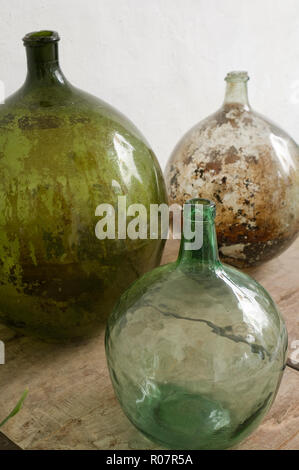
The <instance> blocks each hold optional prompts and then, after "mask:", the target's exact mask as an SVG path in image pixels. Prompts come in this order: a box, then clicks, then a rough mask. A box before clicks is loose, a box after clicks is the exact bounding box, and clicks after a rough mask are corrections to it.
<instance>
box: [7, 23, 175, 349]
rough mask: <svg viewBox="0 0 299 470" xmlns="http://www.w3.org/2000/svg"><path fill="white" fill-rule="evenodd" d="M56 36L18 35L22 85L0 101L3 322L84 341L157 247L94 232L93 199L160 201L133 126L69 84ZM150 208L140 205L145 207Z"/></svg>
mask: <svg viewBox="0 0 299 470" xmlns="http://www.w3.org/2000/svg"><path fill="white" fill-rule="evenodd" d="M58 40H59V37H58V34H57V33H55V32H53V31H40V32H36V33H30V34H27V35H26V36H25V38H24V45H25V47H26V54H27V63H28V73H27V78H26V80H25V83H24V85H23V86H22V87H21V88H20V89H19V90H18V91H17V92H16V93H15V94H13V95H12V96H10V97H9V98H8V99H7V100H6V102H5V104H3V105H2V106H0V321H1V322H3V323H6V324H7V325H9V326H11V327H13V328H15V329H17V330H19V331H21V332H24V333H28V334H33V335H36V336H38V337H40V338H44V339H47V340H66V339H73V338H79V337H85V336H91V335H94V334H96V333H97V332H98V329H99V328H100V327H101V326H102V325H103V324H104V322H105V320H106V318H107V315H108V314H109V312H110V310H111V308H112V306H113V304H114V303H115V300H116V299H117V298H118V296H119V295H120V294H121V293H122V292H123V291H124V290H125V289H126V288H127V286H128V285H129V284H130V283H131V282H132V281H133V280H135V279H136V278H137V277H138V276H140V275H141V274H143V273H144V272H146V271H148V270H149V269H152V268H153V267H155V266H156V265H158V264H159V262H160V257H161V252H162V249H163V241H162V240H161V239H158V240H150V239H146V240H140V239H137V240H131V239H105V240H100V239H98V238H97V237H96V235H95V227H96V224H97V222H98V221H99V218H98V217H97V216H96V208H97V206H98V205H99V204H102V203H108V204H111V205H112V206H113V207H114V208H116V210H117V202H118V196H126V198H127V199H126V202H127V206H129V205H130V204H132V203H142V204H144V206H145V207H146V208H147V209H148V208H149V205H150V204H151V203H157V204H160V203H162V202H166V192H165V186H164V181H163V176H162V174H161V170H160V167H159V164H158V162H157V159H156V157H155V155H154V154H153V152H152V150H151V149H150V147H149V145H148V144H147V143H146V141H145V139H144V138H143V137H142V136H141V134H140V133H139V131H138V130H137V129H136V128H135V126H134V125H133V124H132V123H131V122H130V121H128V119H126V118H125V117H124V116H123V115H121V114H120V113H118V112H117V111H116V110H115V109H113V108H112V107H110V106H109V105H107V104H106V103H104V102H103V101H101V100H99V99H97V98H95V97H94V96H91V95H89V94H87V93H85V92H83V91H80V90H78V89H77V88H75V87H74V86H72V85H71V84H70V83H69V82H68V81H67V80H66V78H65V76H64V75H63V73H62V71H61V69H60V67H59V63H58ZM148 212H149V210H148Z"/></svg>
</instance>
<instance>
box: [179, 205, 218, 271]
mask: <svg viewBox="0 0 299 470" xmlns="http://www.w3.org/2000/svg"><path fill="white" fill-rule="evenodd" d="M194 201H196V202H195V203H194ZM203 201H204V203H202V202H203ZM189 204H191V220H190V217H189V215H186V210H185V208H184V225H183V233H182V238H181V245H180V251H179V256H178V264H180V265H182V266H184V265H188V266H190V265H191V266H192V269H194V268H195V269H210V270H211V269H215V268H216V267H217V266H219V263H220V261H219V254H218V245H217V236H216V229H215V222H214V217H215V204H214V203H211V202H210V201H207V200H205V199H192V200H191V201H189ZM200 205H201V213H200V216H199V217H198V220H196V218H195V217H194V216H195V214H196V213H197V214H198V209H199V206H200ZM192 207H193V208H194V209H192ZM186 227H189V228H188V230H186ZM190 227H191V231H192V232H193V234H194V235H190ZM186 232H187V233H186Z"/></svg>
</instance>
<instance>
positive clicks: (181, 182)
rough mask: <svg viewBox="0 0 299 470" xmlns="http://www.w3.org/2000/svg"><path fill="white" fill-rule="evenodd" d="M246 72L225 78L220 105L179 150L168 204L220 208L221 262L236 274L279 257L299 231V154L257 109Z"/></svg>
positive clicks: (172, 162) (170, 173)
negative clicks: (210, 203) (199, 200)
mask: <svg viewBox="0 0 299 470" xmlns="http://www.w3.org/2000/svg"><path fill="white" fill-rule="evenodd" d="M247 81H248V75H247V73H246V72H231V73H229V74H228V75H227V77H226V82H227V85H226V95H225V100H224V104H223V106H222V107H221V108H220V109H219V110H218V111H217V112H216V113H214V114H212V115H211V116H209V117H207V118H206V119H204V120H203V121H201V122H200V123H199V124H196V125H195V126H194V127H193V128H192V129H191V130H190V131H189V132H187V133H186V134H185V135H184V136H183V138H182V139H181V140H180V142H179V143H178V144H177V146H176V147H175V149H174V151H173V153H172V155H171V156H170V159H169V161H168V163H167V167H166V170H165V179H166V184H167V189H168V194H169V199H170V203H178V204H181V205H182V204H183V203H184V202H185V201H186V200H187V199H189V198H191V197H204V198H208V199H212V200H215V201H216V204H217V217H216V230H217V237H218V243H219V251H220V256H221V258H222V259H223V261H225V262H228V263H229V264H233V265H235V266H238V267H248V266H256V265H258V264H260V263H262V262H264V261H267V260H269V259H271V258H273V257H274V256H277V255H279V254H280V253H281V252H282V251H283V250H285V249H286V248H287V247H288V246H289V245H290V244H291V243H292V242H293V241H294V239H295V238H296V236H297V234H298V230H299V149H298V146H297V144H296V143H295V142H294V140H293V139H292V138H291V137H290V136H288V135H287V134H286V133H285V132H284V131H283V130H281V129H279V128H278V127H277V126H276V125H275V124H273V123H272V122H270V121H269V120H267V119H266V118H264V117H263V116H261V115H260V114H258V113H256V112H255V111H253V110H252V108H251V107H250V105H249V102H248V96H247Z"/></svg>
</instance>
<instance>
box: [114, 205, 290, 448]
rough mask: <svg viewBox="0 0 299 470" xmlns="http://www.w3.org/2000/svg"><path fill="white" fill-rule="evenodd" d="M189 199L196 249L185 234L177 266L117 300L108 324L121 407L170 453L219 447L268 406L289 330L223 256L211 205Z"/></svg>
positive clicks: (241, 434)
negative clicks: (200, 213)
mask: <svg viewBox="0 0 299 470" xmlns="http://www.w3.org/2000/svg"><path fill="white" fill-rule="evenodd" d="M190 204H191V206H192V212H191V214H192V223H194V224H195V225H194V226H195V228H196V230H197V229H198V228H200V226H197V225H196V224H201V230H202V240H203V243H202V246H201V247H200V248H196V249H189V245H188V247H187V243H189V242H190V240H189V241H188V240H186V239H185V238H182V241H181V249H180V254H179V257H178V260H177V261H176V262H175V263H171V264H167V265H165V266H162V267H159V268H156V269H154V270H153V271H151V272H150V273H147V274H145V275H144V276H143V277H142V278H141V279H139V280H137V281H136V282H135V283H133V284H132V286H131V287H130V288H129V289H128V290H127V291H126V292H125V293H124V294H123V295H122V296H121V298H120V301H119V302H118V304H117V305H116V307H115V309H114V311H113V313H112V315H111V316H110V318H109V320H108V325H107V330H106V353H107V361H108V366H109V370H110V376H111V380H112V383H113V386H114V390H115V393H116V395H117V398H118V400H119V402H120V404H121V406H122V409H123V410H124V412H125V414H126V415H127V417H128V418H129V419H130V420H131V422H132V423H133V424H134V425H135V426H136V427H137V428H138V429H139V430H140V431H141V432H142V433H143V434H144V435H145V436H147V437H148V438H150V439H151V440H153V441H155V442H157V443H159V444H160V445H162V446H164V447H169V448H172V449H225V448H228V447H232V446H234V445H236V444H237V443H238V442H240V441H241V440H242V439H244V438H245V437H246V436H248V434H249V433H251V432H252V431H253V430H254V429H255V428H256V427H257V426H258V424H259V423H260V421H261V420H262V418H263V417H264V415H265V413H266V412H267V411H268V410H269V408H270V406H271V404H272V403H273V400H274V398H275V395H276V393H277V390H278V387H279V384H280V380H281V377H282V374H283V370H284V368H285V361H286V351H287V332H286V328H285V325H284V322H283V320H282V318H281V316H280V313H279V311H278V310H277V308H276V306H275V304H274V302H273V300H272V299H271V297H270V296H269V294H268V293H267V292H266V291H265V290H264V289H263V287H262V286H260V285H259V284H258V283H257V282H256V281H254V280H253V279H252V278H250V277H249V276H247V275H246V274H243V273H242V272H240V271H238V270H237V269H235V268H233V267H230V266H227V265H224V264H222V263H221V262H220V261H219V257H218V249H217V241H216V232H215V225H214V215H215V205H214V204H213V203H210V201H207V200H202V199H199V200H191V201H190ZM199 204H201V205H202V206H203V218H202V220H201V221H196V220H194V214H195V213H196V211H197V210H198V207H199Z"/></svg>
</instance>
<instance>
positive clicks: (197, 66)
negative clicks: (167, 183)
mask: <svg viewBox="0 0 299 470" xmlns="http://www.w3.org/2000/svg"><path fill="white" fill-rule="evenodd" d="M39 29H54V30H57V31H58V32H59V34H60V36H61V41H60V62H61V66H62V68H63V71H64V73H65V74H66V76H67V77H68V79H69V80H70V81H71V82H72V83H73V84H74V85H76V86H78V87H80V88H82V89H84V90H86V91H89V92H91V93H93V94H95V95H97V96H99V97H101V98H102V99H104V100H105V101H107V102H109V103H110V104H112V105H114V106H115V107H116V108H118V109H119V110H121V111H122V112H123V113H125V114H126V115H127V116H128V117H129V118H130V119H131V120H133V122H134V123H135V124H136V125H137V126H138V127H139V128H140V130H141V131H142V132H143V134H144V135H145V136H146V137H147V139H148V141H149V142H150V143H151V145H152V147H153V149H154V150H155V152H156V154H157V156H158V158H159V160H160V163H161V165H162V166H163V167H164V166H165V163H166V161H167V158H168V156H169V154H170V152H171V150H172V149H173V147H174V145H175V144H176V142H177V140H178V139H179V138H180V137H181V135H182V134H183V133H185V131H187V130H188V129H189V128H190V127H191V126H192V125H193V124H195V123H196V122H197V121H199V120H200V119H202V118H203V117H205V116H206V115H208V114H210V113H211V112H213V111H215V110H216V109H217V108H218V107H220V105H221V103H222V100H223V94H224V82H223V78H224V76H225V74H226V72H228V71H230V70H238V69H241V70H243V69H244V70H247V71H248V72H249V74H250V77H251V80H250V82H249V97H250V101H251V104H252V106H253V107H254V108H255V109H256V110H258V111H260V112H262V113H263V114H265V115H267V116H268V117H269V118H271V119H272V120H274V121H276V122H277V123H278V124H279V125H280V126H281V127H283V128H284V129H285V130H287V131H288V132H289V133H290V134H291V135H292V136H293V137H294V138H295V139H296V140H297V141H299V0H26V1H25V0H0V80H2V81H3V82H4V84H5V88H6V94H7V95H8V94H10V93H11V92H13V91H14V90H15V89H17V88H18V87H19V86H20V85H21V84H22V82H23V80H24V77H25V51H24V48H23V46H22V41H21V39H22V37H23V36H24V35H25V33H27V32H30V31H34V30H39Z"/></svg>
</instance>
